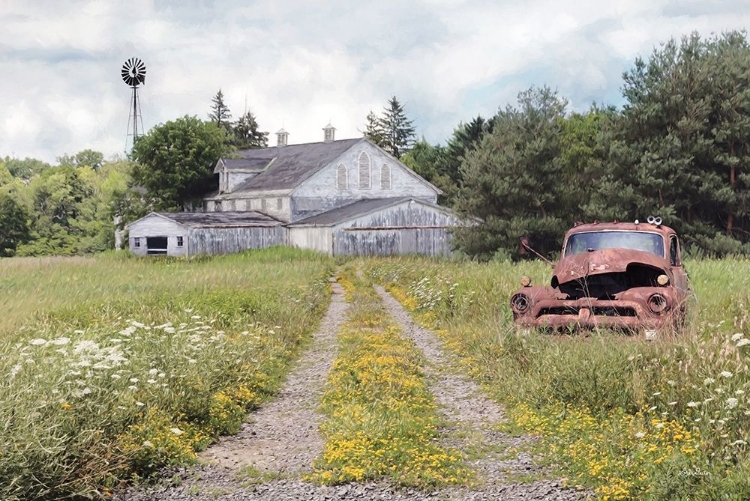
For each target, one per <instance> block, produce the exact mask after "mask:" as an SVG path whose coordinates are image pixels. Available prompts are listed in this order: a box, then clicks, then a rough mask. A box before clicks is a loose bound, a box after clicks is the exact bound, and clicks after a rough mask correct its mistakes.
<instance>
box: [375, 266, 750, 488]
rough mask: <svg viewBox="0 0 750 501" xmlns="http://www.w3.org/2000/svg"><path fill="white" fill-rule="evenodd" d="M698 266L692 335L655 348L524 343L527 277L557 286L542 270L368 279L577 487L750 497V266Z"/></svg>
mask: <svg viewBox="0 0 750 501" xmlns="http://www.w3.org/2000/svg"><path fill="white" fill-rule="evenodd" d="M365 266H368V265H367V264H365ZM687 267H688V269H689V271H690V274H691V279H692V287H693V289H694V292H695V297H694V298H693V300H692V302H691V315H690V319H689V321H688V325H687V327H686V329H685V330H684V331H682V332H679V333H676V335H674V336H669V337H665V338H662V339H660V340H658V341H656V342H646V341H644V340H642V339H640V338H638V337H627V336H623V335H620V334H616V333H612V332H606V331H601V332H594V333H591V334H590V335H555V336H550V335H542V334H535V335H532V336H523V335H519V334H518V333H517V331H516V329H515V328H514V326H513V322H512V315H511V312H510V309H509V307H508V299H509V297H510V295H511V294H512V292H513V291H514V290H515V289H517V288H518V285H517V284H518V282H517V280H518V278H519V277H520V276H521V275H529V276H531V277H532V280H533V281H534V282H535V283H545V282H548V281H549V279H550V270H549V268H547V267H545V266H544V265H543V264H541V263H538V262H537V263H523V264H519V265H513V264H509V263H488V264H474V263H460V264H458V263H453V262H450V261H427V260H418V259H390V260H379V261H375V262H371V263H370V264H369V270H370V271H369V272H370V273H371V274H372V275H373V276H374V277H376V278H377V279H378V280H380V281H381V282H383V283H387V284H390V288H391V290H392V291H393V293H394V294H396V295H397V297H399V299H401V300H402V302H404V304H406V305H407V306H409V307H410V308H411V309H412V310H414V311H415V312H416V313H417V315H418V317H419V318H420V320H421V321H422V322H423V323H425V324H427V325H429V326H431V327H433V328H435V329H437V330H438V332H439V333H440V334H441V335H442V336H443V338H444V339H445V341H446V343H447V345H448V346H449V347H450V348H451V349H453V350H455V351H456V352H458V353H459V354H460V355H461V357H462V359H463V361H464V363H465V365H466V368H467V370H468V371H470V372H471V373H472V374H473V375H474V376H475V377H476V378H478V379H479V380H480V381H481V382H483V383H484V385H485V387H486V388H488V390H489V391H490V392H491V393H492V394H493V395H494V396H495V397H496V398H497V399H499V400H501V401H503V402H505V403H506V404H507V405H508V406H509V407H510V408H511V415H513V416H514V417H515V418H516V419H515V420H516V423H517V424H518V425H519V426H522V427H525V428H526V429H528V430H532V431H537V432H540V433H543V434H546V435H547V436H548V438H549V440H550V444H551V448H552V449H553V450H555V451H557V454H558V456H559V459H560V460H561V461H562V462H563V464H564V465H565V466H566V471H567V472H568V474H569V475H570V481H571V482H572V483H581V484H585V485H589V486H592V487H595V488H596V489H597V492H599V494H600V495H601V496H602V498H609V499H627V498H639V499H640V498H653V499H670V498H672V499H680V498H690V499H715V498H716V497H718V493H721V495H723V496H728V497H727V499H735V498H736V499H746V498H750V481H748V478H750V474H749V473H750V462H748V455H747V443H746V440H747V433H748V429H750V400H749V399H748V395H747V393H745V392H750V373H749V372H748V359H750V341H748V338H750V325H748V313H747V305H748V300H749V299H750V288H748V281H749V280H750V273H749V272H750V262H748V261H745V260H732V259H728V260H701V261H694V262H689V263H688V265H687ZM664 430H670V433H666V432H665V431H664Z"/></svg>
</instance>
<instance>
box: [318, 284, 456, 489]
mask: <svg viewBox="0 0 750 501" xmlns="http://www.w3.org/2000/svg"><path fill="white" fill-rule="evenodd" d="M340 281H342V282H344V284H345V288H346V290H347V294H348V295H349V296H350V298H351V300H352V301H353V305H352V312H351V314H350V317H349V321H348V323H347V324H345V326H344V327H343V328H342V330H341V333H340V337H339V339H340V344H341V348H340V352H339V356H338V358H337V360H336V361H335V363H334V366H333V369H332V370H331V373H330V375H329V378H328V381H327V383H326V390H325V394H324V396H323V403H322V410H323V412H324V413H325V415H326V417H327V419H326V421H325V422H324V424H323V425H322V426H321V431H322V433H323V436H324V437H325V440H326V443H325V448H324V452H323V455H322V457H321V458H320V459H319V460H317V461H316V464H315V471H314V473H313V474H312V475H311V477H310V478H312V479H313V480H316V481H319V482H322V483H326V484H337V483H342V482H350V481H362V480H367V479H379V478H382V477H387V478H390V479H392V480H393V481H394V482H395V483H396V484H399V485H412V486H422V487H435V486H438V485H444V484H462V483H466V482H467V481H468V480H469V479H470V478H471V474H470V472H469V470H468V469H467V468H466V467H465V466H464V465H463V461H462V458H461V456H460V453H458V452H457V451H454V450H449V449H445V448H442V447H440V446H439V445H438V444H437V443H436V442H435V439H436V438H437V436H438V434H439V432H438V424H439V419H438V415H437V413H436V406H435V402H434V400H433V397H432V395H431V394H430V393H429V391H428V389H427V387H426V383H425V380H424V374H423V373H422V370H421V368H420V366H421V365H422V364H423V363H424V360H422V357H421V356H420V355H419V354H418V350H416V348H415V347H414V345H413V344H412V343H411V342H409V341H407V340H406V339H404V338H403V337H401V336H400V334H399V329H398V328H397V327H396V326H395V325H394V324H393V323H392V321H391V320H390V317H389V316H388V315H387V313H386V311H385V309H384V308H383V306H382V305H381V303H380V299H379V298H378V297H377V295H376V294H375V292H374V290H373V289H372V287H370V286H369V284H365V283H363V282H361V281H359V280H358V279H357V278H356V277H353V276H352V275H351V273H347V274H345V275H344V276H343V277H341V279H340Z"/></svg>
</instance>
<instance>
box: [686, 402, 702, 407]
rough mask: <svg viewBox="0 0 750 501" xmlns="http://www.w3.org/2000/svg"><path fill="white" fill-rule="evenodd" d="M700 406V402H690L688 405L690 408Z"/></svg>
mask: <svg viewBox="0 0 750 501" xmlns="http://www.w3.org/2000/svg"><path fill="white" fill-rule="evenodd" d="M699 405H700V403H699V402H688V403H687V406H688V407H698V406H699Z"/></svg>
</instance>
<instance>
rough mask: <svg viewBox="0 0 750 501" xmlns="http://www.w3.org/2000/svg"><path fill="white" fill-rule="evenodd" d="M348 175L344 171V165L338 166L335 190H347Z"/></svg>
mask: <svg viewBox="0 0 750 501" xmlns="http://www.w3.org/2000/svg"><path fill="white" fill-rule="evenodd" d="M348 177H349V176H348V173H347V171H346V165H344V164H340V165H339V166H338V167H336V189H337V190H345V189H347V188H349V179H348Z"/></svg>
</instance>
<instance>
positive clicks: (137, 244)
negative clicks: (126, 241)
mask: <svg viewBox="0 0 750 501" xmlns="http://www.w3.org/2000/svg"><path fill="white" fill-rule="evenodd" d="M140 246H141V239H140V238H138V237H135V238H134V239H133V247H140Z"/></svg>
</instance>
